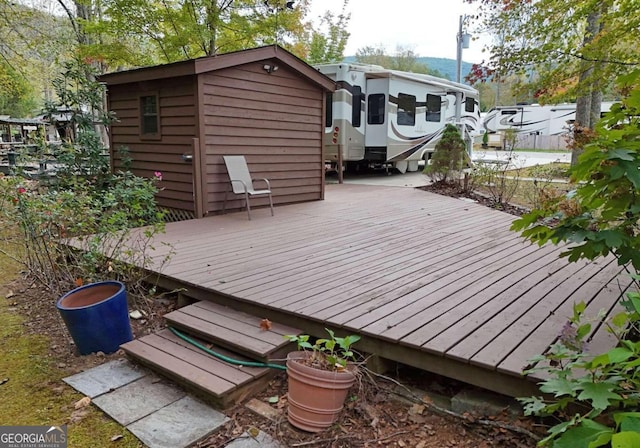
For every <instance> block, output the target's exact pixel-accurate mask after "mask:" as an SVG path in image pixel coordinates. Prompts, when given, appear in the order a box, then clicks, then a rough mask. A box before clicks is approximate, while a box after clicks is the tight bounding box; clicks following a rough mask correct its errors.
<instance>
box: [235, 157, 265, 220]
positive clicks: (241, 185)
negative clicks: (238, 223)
mask: <svg viewBox="0 0 640 448" xmlns="http://www.w3.org/2000/svg"><path fill="white" fill-rule="evenodd" d="M222 158H223V159H224V164H225V165H226V166H227V172H228V173H229V180H230V181H231V190H232V192H233V193H234V194H242V195H244V201H245V204H246V206H247V215H248V216H249V221H251V206H250V205H249V197H251V196H263V195H268V196H269V205H270V206H271V216H273V199H272V198H271V184H270V183H269V181H268V180H267V179H264V178H262V179H252V178H251V173H249V167H248V166H247V161H246V160H245V158H244V156H222ZM258 180H261V181H263V182H264V183H265V184H267V188H266V189H263V190H256V189H254V188H253V182H254V181H258ZM228 193H229V190H228V189H227V190H226V191H225V192H224V202H223V203H222V213H225V211H226V208H227V195H228Z"/></svg>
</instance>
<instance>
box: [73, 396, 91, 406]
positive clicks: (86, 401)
mask: <svg viewBox="0 0 640 448" xmlns="http://www.w3.org/2000/svg"><path fill="white" fill-rule="evenodd" d="M90 403H91V398H89V397H84V398H81V399H79V400H78V401H76V403H75V404H74V405H73V407H74V408H75V409H81V408H84V407H86V406H89V404H90Z"/></svg>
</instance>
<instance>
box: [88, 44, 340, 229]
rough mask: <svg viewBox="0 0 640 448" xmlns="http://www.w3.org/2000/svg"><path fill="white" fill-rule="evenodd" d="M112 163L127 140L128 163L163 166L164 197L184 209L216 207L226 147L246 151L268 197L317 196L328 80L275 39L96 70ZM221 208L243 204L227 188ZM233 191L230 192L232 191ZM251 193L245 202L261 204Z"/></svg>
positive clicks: (139, 169)
mask: <svg viewBox="0 0 640 448" xmlns="http://www.w3.org/2000/svg"><path fill="white" fill-rule="evenodd" d="M100 80H101V81H102V82H105V83H106V85H107V89H108V90H107V94H108V103H109V106H108V107H109V110H111V111H113V112H115V114H116V116H117V118H118V120H119V121H118V122H116V123H114V124H113V125H112V126H111V135H110V138H111V148H112V149H111V158H112V166H113V168H114V169H118V168H119V167H120V166H121V165H122V160H121V156H120V152H119V148H121V147H127V148H128V150H129V154H130V157H131V158H132V159H133V163H132V170H133V171H134V172H135V173H136V174H138V175H140V176H144V177H152V176H153V175H154V173H155V172H161V173H162V181H161V183H160V187H161V188H162V191H161V192H160V193H159V194H158V202H159V204H160V205H161V206H164V207H168V208H170V209H174V210H176V211H180V213H182V214H186V216H193V217H197V218H199V217H202V216H205V215H207V214H212V213H216V212H218V211H220V210H222V202H223V199H224V195H225V191H226V189H227V188H228V184H229V182H228V176H227V172H226V169H225V166H224V163H223V160H222V156H223V155H244V156H245V157H246V159H247V163H248V165H249V169H250V171H251V174H252V176H253V177H256V178H259V177H266V178H268V179H269V180H270V181H271V188H272V190H273V200H274V203H275V204H286V203H293V202H301V201H312V200H319V199H323V197H324V157H323V152H322V151H323V149H322V136H323V133H324V116H325V97H326V93H327V92H331V91H333V90H334V88H335V84H334V82H333V81H332V80H331V79H329V78H327V77H326V76H324V75H322V74H321V73H320V72H318V71H317V70H315V69H314V68H313V67H311V66H310V65H308V64H307V63H305V62H304V61H302V60H301V59H299V58H297V57H296V56H294V55H293V54H291V53H289V52H288V51H286V50H284V49H283V48H281V47H279V46H268V47H260V48H255V49H251V50H243V51H238V52H234V53H227V54H221V55H217V56H211V57H205V58H200V59H192V60H189V61H183V62H177V63H173V64H167V65H160V66H155V67H147V68H141V69H136V70H129V71H123V72H116V73H110V74H106V75H103V76H102V77H101V78H100ZM229 199H230V200H229V202H228V203H227V209H230V208H240V207H242V206H243V205H244V203H243V202H242V201H241V200H240V199H239V198H236V197H232V196H231V195H230V196H229ZM231 199H233V200H231ZM266 201H267V199H266V198H254V199H253V200H252V205H254V204H255V205H263V204H267V203H268V202H266Z"/></svg>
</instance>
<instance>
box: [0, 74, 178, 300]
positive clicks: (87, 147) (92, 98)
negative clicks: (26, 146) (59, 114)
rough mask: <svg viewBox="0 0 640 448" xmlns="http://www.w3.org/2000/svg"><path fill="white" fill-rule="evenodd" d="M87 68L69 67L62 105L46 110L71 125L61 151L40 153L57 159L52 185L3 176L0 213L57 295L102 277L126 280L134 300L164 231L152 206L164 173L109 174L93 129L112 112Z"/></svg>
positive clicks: (61, 83) (30, 266) (33, 269)
mask: <svg viewBox="0 0 640 448" xmlns="http://www.w3.org/2000/svg"><path fill="white" fill-rule="evenodd" d="M89 70H90V69H89V67H87V66H84V65H82V64H80V63H78V62H75V63H73V64H71V63H70V64H68V65H67V71H66V72H65V73H64V75H63V76H62V77H61V78H60V79H58V80H57V81H56V87H57V88H58V89H59V97H60V100H61V102H60V103H58V104H52V105H50V111H51V114H52V116H55V114H54V112H55V111H56V110H58V109H59V108H60V107H64V108H65V110H68V111H69V113H70V116H71V124H70V126H69V128H68V132H67V134H68V135H67V138H66V140H65V142H64V143H63V145H62V148H58V147H57V146H56V147H51V148H45V151H47V152H51V153H52V152H56V153H57V155H58V160H59V162H60V166H61V168H60V170H59V171H58V172H57V176H56V177H55V178H54V181H53V182H52V183H49V184H44V183H39V182H34V181H26V180H24V179H21V178H19V177H7V178H6V179H3V182H2V183H0V188H2V191H1V193H2V194H0V198H3V201H1V202H0V213H2V215H3V218H4V219H2V221H4V222H8V223H11V225H13V226H14V227H15V228H17V229H20V230H21V235H20V238H19V242H20V243H22V245H23V250H22V253H23V254H24V255H23V259H22V260H21V261H22V262H23V264H24V266H25V268H26V269H27V271H28V272H29V274H30V275H31V276H32V277H33V278H34V279H35V280H37V281H39V282H40V283H41V284H42V285H43V286H44V287H46V288H48V289H50V290H51V291H52V292H53V293H54V295H55V296H59V295H60V294H62V293H64V292H66V291H68V290H69V288H71V287H74V286H77V285H78V284H80V283H85V282H94V281H98V280H104V279H118V280H121V281H124V282H126V283H127V284H128V287H129V291H131V292H132V293H133V294H134V295H135V294H136V293H138V292H141V291H142V281H143V280H144V279H145V276H146V274H145V273H144V269H145V268H147V267H148V266H149V263H150V262H151V261H150V260H151V258H150V253H151V251H152V250H153V249H154V247H153V245H152V241H153V237H154V235H156V234H157V233H158V232H162V231H163V229H164V221H163V218H164V215H163V213H162V212H161V211H160V210H159V209H158V208H157V205H156V202H155V194H156V193H157V191H158V187H157V184H158V182H160V181H161V180H162V174H161V173H160V172H157V173H156V176H155V178H154V179H143V178H139V177H136V176H134V175H133V174H131V173H129V172H118V173H115V174H112V173H111V172H110V171H109V167H108V158H107V157H105V151H106V148H104V147H103V146H102V144H101V143H100V137H99V135H98V130H99V129H96V124H97V123H99V124H101V125H106V124H108V122H109V119H110V114H108V113H104V112H102V109H101V101H100V100H101V98H102V92H103V91H102V87H101V86H99V85H97V84H96V83H95V82H93V81H91V80H87V78H86V77H85V75H86V74H87V73H90V71H89ZM142 226H146V227H144V229H143V230H141V231H131V230H130V229H132V228H134V227H142ZM169 252H170V251H169ZM167 256H170V254H169V255H167ZM166 260H167V259H166V258H165V260H164V261H166ZM161 263H162V262H161ZM161 263H160V264H161ZM157 267H159V266H158V265H156V268H157Z"/></svg>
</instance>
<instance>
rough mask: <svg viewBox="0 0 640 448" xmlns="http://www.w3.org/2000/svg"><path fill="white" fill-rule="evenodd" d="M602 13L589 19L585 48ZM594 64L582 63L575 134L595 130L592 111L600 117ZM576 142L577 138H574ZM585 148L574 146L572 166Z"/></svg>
mask: <svg viewBox="0 0 640 448" xmlns="http://www.w3.org/2000/svg"><path fill="white" fill-rule="evenodd" d="M600 16H601V14H600V11H599V10H594V11H592V12H591V13H590V14H589V16H588V17H587V27H586V29H585V31H584V39H583V41H582V42H583V45H582V46H583V48H585V47H587V46H588V45H589V44H590V43H591V42H592V41H593V39H594V37H595V36H596V34H597V33H598V31H599V30H600ZM594 78H595V77H594V63H593V62H590V61H586V60H583V61H582V63H581V70H580V78H579V80H578V89H579V92H580V94H579V96H578V98H577V99H576V119H575V122H574V133H575V132H576V131H578V132H579V128H589V129H593V127H594V126H595V123H596V121H597V120H596V121H593V122H592V116H593V113H592V110H593V109H594V108H595V107H597V108H598V117H599V116H600V112H599V109H600V102H602V93H601V92H600V93H599V95H598V94H597V93H596V91H597V90H598V86H597V82H596V81H595V80H594ZM598 98H599V99H600V101H599V102H598V103H597V104H593V100H594V99H598ZM574 141H575V137H574ZM582 150H583V148H582V147H581V146H580V145H576V144H574V147H573V151H572V152H571V166H574V165H575V164H576V163H578V157H579V156H580V154H582Z"/></svg>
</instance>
